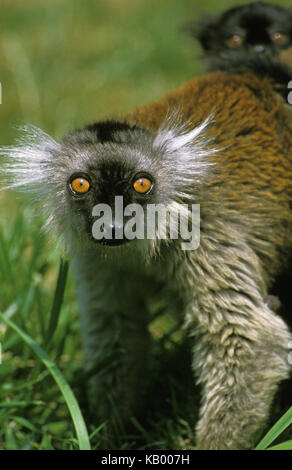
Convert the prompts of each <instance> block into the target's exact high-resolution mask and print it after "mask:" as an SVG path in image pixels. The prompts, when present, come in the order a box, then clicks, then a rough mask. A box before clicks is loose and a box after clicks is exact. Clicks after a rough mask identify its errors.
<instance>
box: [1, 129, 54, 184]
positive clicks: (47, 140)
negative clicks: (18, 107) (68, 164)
mask: <svg viewBox="0 0 292 470" xmlns="http://www.w3.org/2000/svg"><path fill="white" fill-rule="evenodd" d="M20 129H21V130H22V131H23V136H22V137H21V138H20V139H19V140H18V142H17V145H15V146H11V147H4V148H0V155H3V156H5V157H6V161H5V163H4V164H3V165H1V182H3V183H4V187H2V188H1V190H5V189H11V188H19V189H20V190H22V191H23V190H24V191H28V192H35V191H37V190H38V188H40V186H41V185H42V184H46V183H47V182H48V181H49V178H50V176H51V174H52V170H53V165H52V162H53V161H54V158H55V156H56V154H57V153H58V152H59V151H60V150H61V145H60V144H58V143H57V142H56V141H55V140H54V139H53V138H52V137H50V136H49V135H48V134H46V133H45V132H44V131H42V130H41V129H39V128H37V127H35V126H32V125H29V126H23V127H21V128H20Z"/></svg>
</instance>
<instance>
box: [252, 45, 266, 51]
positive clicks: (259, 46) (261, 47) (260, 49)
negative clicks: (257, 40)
mask: <svg viewBox="0 0 292 470" xmlns="http://www.w3.org/2000/svg"><path fill="white" fill-rule="evenodd" d="M265 49H266V48H265V46H264V45H263V44H256V45H255V46H254V50H255V51H256V52H265Z"/></svg>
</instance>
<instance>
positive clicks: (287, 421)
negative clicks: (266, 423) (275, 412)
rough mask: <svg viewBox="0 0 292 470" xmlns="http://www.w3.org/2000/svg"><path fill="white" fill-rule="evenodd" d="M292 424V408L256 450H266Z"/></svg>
mask: <svg viewBox="0 0 292 470" xmlns="http://www.w3.org/2000/svg"><path fill="white" fill-rule="evenodd" d="M291 424H292V407H291V408H289V410H288V411H286V413H285V414H284V415H283V416H282V417H281V418H280V419H279V420H278V421H277V422H276V423H275V424H274V426H273V427H272V428H271V429H270V430H269V432H267V434H266V435H265V436H264V437H263V439H262V440H261V441H260V442H259V443H258V445H257V446H256V448H255V450H263V449H266V448H267V447H268V446H269V445H270V444H271V443H272V442H273V441H274V440H275V439H276V438H277V437H278V436H279V435H280V434H281V433H282V432H283V431H285V429H286V428H288V426H290V425H291Z"/></svg>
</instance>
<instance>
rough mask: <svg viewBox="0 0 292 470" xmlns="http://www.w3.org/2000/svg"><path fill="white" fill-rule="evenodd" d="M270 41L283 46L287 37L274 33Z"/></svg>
mask: <svg viewBox="0 0 292 470" xmlns="http://www.w3.org/2000/svg"><path fill="white" fill-rule="evenodd" d="M271 37H272V41H273V42H274V43H276V44H284V43H285V42H286V39H287V35H286V34H284V33H279V32H278V31H276V32H275V33H272V36H271Z"/></svg>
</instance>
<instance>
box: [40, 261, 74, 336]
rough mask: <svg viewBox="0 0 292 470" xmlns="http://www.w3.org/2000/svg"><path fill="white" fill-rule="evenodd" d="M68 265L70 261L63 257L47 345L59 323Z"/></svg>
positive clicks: (47, 334)
mask: <svg viewBox="0 0 292 470" xmlns="http://www.w3.org/2000/svg"><path fill="white" fill-rule="evenodd" d="M68 267H69V262H68V261H64V260H63V259H62V258H61V260H60V267H59V274H58V279H57V284H56V289H55V295H54V300H53V306H52V310H51V314H50V323H49V326H48V330H47V333H46V338H45V344H46V345H47V344H48V342H49V341H50V340H51V339H52V337H53V335H54V332H55V330H56V328H57V325H58V320H59V315H60V311H61V307H62V303H63V299H64V293H65V287H66V281H67V274H68Z"/></svg>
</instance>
